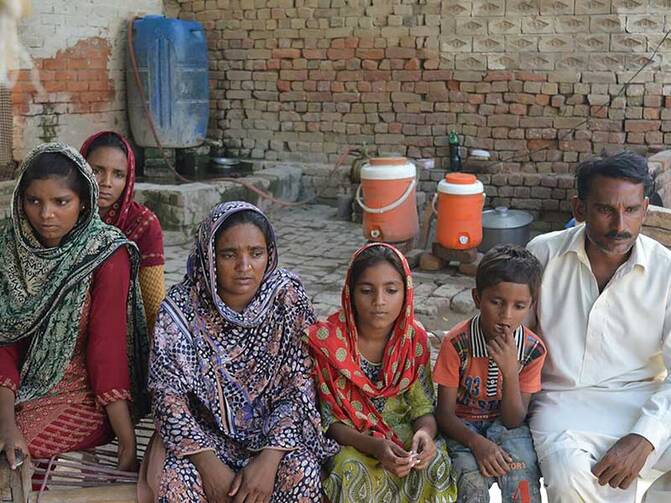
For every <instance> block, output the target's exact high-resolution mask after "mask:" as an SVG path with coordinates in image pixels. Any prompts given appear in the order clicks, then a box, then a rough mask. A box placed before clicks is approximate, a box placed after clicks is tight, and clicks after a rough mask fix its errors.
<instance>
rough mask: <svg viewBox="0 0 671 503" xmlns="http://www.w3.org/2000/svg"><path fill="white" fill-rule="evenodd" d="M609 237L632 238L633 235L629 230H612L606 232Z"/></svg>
mask: <svg viewBox="0 0 671 503" xmlns="http://www.w3.org/2000/svg"><path fill="white" fill-rule="evenodd" d="M606 237H607V238H608V239H631V238H632V237H633V236H632V235H631V234H629V233H628V232H617V231H610V232H609V233H608V234H606Z"/></svg>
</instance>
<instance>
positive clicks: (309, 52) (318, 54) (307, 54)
mask: <svg viewBox="0 0 671 503" xmlns="http://www.w3.org/2000/svg"><path fill="white" fill-rule="evenodd" d="M303 57H304V58H305V59H326V51H325V50H324V49H303Z"/></svg>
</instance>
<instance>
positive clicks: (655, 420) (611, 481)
mask: <svg viewBox="0 0 671 503" xmlns="http://www.w3.org/2000/svg"><path fill="white" fill-rule="evenodd" d="M576 178H577V186H578V195H577V197H575V198H574V199H573V201H572V204H573V213H574V216H575V217H576V220H577V221H578V222H584V224H583V223H581V224H579V225H577V226H576V227H574V228H572V229H568V230H565V231H560V232H553V233H549V234H544V235H541V236H538V237H537V238H535V239H534V240H533V241H531V243H529V246H528V247H529V249H530V250H531V251H532V252H533V253H534V255H536V257H538V259H539V260H540V262H541V264H542V265H543V267H544V273H543V282H542V286H541V294H540V299H539V302H538V305H537V310H536V311H537V315H536V316H537V325H538V326H537V327H536V328H537V330H538V331H539V332H540V333H541V334H542V336H543V339H544V341H545V344H546V346H547V350H548V357H547V360H546V362H545V367H544V369H543V374H542V385H543V390H542V391H541V392H540V393H538V394H537V395H536V396H535V399H534V403H533V404H532V409H531V420H530V426H531V431H532V433H533V437H534V444H535V447H536V451H537V453H538V459H539V462H540V465H541V470H542V472H543V477H544V480H545V483H546V486H547V492H548V496H549V499H550V502H551V503H555V502H562V503H569V502H570V503H576V502H580V501H585V502H588V503H597V502H604V503H605V502H607V503H617V502H627V503H633V502H634V500H635V494H636V482H637V478H638V476H639V474H641V472H642V471H646V472H647V471H648V470H649V469H654V470H657V475H659V471H661V472H663V473H666V472H670V473H666V475H663V476H662V477H660V478H659V479H658V480H657V481H656V482H655V483H654V484H653V485H652V486H651V487H650V489H649V490H648V492H647V493H646V498H647V499H646V500H645V501H646V502H647V503H652V502H653V501H654V502H662V501H664V502H671V449H669V445H671V378H670V377H668V369H669V368H671V252H670V251H669V250H667V249H666V248H664V247H663V246H662V245H660V244H659V243H657V242H656V241H654V240H652V239H650V238H648V237H646V236H641V235H639V232H640V229H641V225H642V223H643V219H644V217H645V213H646V211H647V208H648V199H647V197H646V194H647V193H648V190H649V188H650V185H651V179H650V176H649V174H648V168H647V162H646V160H645V158H643V157H641V156H639V155H636V154H633V153H631V152H623V153H620V154H617V155H614V156H611V157H607V158H603V159H595V160H591V161H587V162H584V163H582V164H581V165H580V166H579V167H578V172H577V177H576Z"/></svg>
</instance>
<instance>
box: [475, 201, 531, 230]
mask: <svg viewBox="0 0 671 503" xmlns="http://www.w3.org/2000/svg"><path fill="white" fill-rule="evenodd" d="M533 220H534V217H533V215H532V214H531V213H527V212H526V211H522V210H511V209H509V208H506V207H505V206H497V207H496V208H494V209H493V210H487V211H483V212H482V227H483V228H485V229H515V228H517V227H524V226H525V225H529V224H530V223H531V222H533Z"/></svg>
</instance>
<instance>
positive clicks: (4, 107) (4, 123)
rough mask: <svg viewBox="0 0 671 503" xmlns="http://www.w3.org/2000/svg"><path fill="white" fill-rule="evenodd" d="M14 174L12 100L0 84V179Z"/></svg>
mask: <svg viewBox="0 0 671 503" xmlns="http://www.w3.org/2000/svg"><path fill="white" fill-rule="evenodd" d="M13 175H14V163H13V161H12V100H11V93H10V91H9V88H7V87H5V86H3V85H0V180H7V179H10V178H12V177H13Z"/></svg>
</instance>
